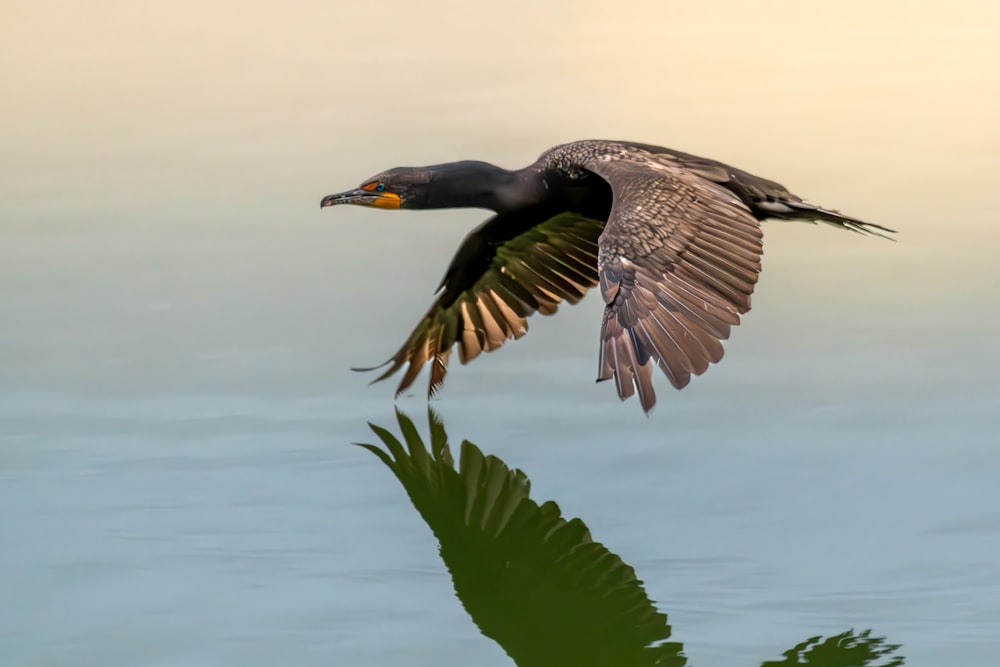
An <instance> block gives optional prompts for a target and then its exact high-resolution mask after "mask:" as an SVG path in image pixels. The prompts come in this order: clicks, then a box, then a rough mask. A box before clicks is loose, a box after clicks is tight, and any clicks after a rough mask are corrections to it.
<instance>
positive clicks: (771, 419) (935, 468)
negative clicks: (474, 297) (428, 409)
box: [0, 0, 1000, 666]
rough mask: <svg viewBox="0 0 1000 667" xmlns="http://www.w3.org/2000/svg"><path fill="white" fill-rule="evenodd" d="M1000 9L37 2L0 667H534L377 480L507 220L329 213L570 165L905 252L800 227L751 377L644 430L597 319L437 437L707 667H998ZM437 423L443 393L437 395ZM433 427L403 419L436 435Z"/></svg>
mask: <svg viewBox="0 0 1000 667" xmlns="http://www.w3.org/2000/svg"><path fill="white" fill-rule="evenodd" d="M998 24H1000V8H998V6H997V5H996V3H992V2H985V1H982V2H979V1H973V0H968V1H965V2H947V3H946V2H939V1H936V0H935V1H931V2H924V3H919V4H913V3H904V2H898V1H896V0H886V1H885V2H877V3H871V2H860V1H854V0H848V1H844V2H839V3H818V2H811V1H807V2H802V1H798V2H792V1H790V0H788V1H784V0H781V1H777V0H768V1H763V2H758V3H752V4H747V3H741V2H736V1H731V0H727V1H724V2H716V3H709V4H697V3H679V2H672V1H668V2H648V1H647V2H636V1H624V2H615V3H599V2H587V1H579V0H578V1H575V2H563V1H556V2H549V3H537V2H522V1H520V0H514V1H510V2H504V3H494V4H492V5H488V4H485V5H480V4H475V3H464V2H463V3H459V2H451V1H449V0H430V1H428V2H420V3H414V2H401V1H397V0H387V1H384V2H380V3H374V4H373V3H369V4H359V3H347V2H342V1H341V0H335V1H334V2H319V1H315V0H313V1H308V0H287V1H285V2H282V3H263V2H257V3H249V2H235V1H233V2H222V1H217V2H203V3H194V2H187V1H179V2H172V3H166V2H136V1H132V2H126V1H123V0H122V1H117V0H116V1H104V2H102V1H91V2H80V1H74V0H63V1H61V2H50V1H47V0H39V1H34V2H22V1H18V0H7V1H6V2H4V3H3V6H2V8H0V96H2V100H3V102H2V107H3V110H2V112H0V143H2V146H3V149H2V151H0V505H2V506H3V507H4V508H5V509H4V511H3V519H2V521H0V545H3V546H2V548H0V644H2V645H3V646H4V648H3V653H4V655H5V660H4V663H5V664H9V665H29V664H30V665H61V664H109V665H112V664H122V665H124V664H128V665H175V664H176V665H216V664H247V665H251V664H261V665H264V664H273V662H274V661H275V659H276V658H278V657H280V658H281V659H283V660H287V661H288V662H289V663H291V664H302V665H312V664H317V665H318V664H331V663H333V664H347V663H348V662H353V663H354V664H366V665H367V664H371V665H376V664H386V663H388V662H390V661H391V660H398V659H401V658H405V659H406V660H407V661H408V662H412V663H413V664H432V663H435V664H436V663H438V662H448V663H451V662H459V661H466V662H471V661H473V660H475V661H476V662H477V663H478V664H483V665H494V664H495V665H502V664H507V663H506V658H505V657H504V656H503V655H502V654H500V653H499V651H498V650H497V649H496V647H494V646H493V645H492V644H491V643H490V642H488V641H487V640H485V639H484V638H482V637H479V636H477V635H476V633H475V630H474V628H473V627H472V626H471V624H469V622H468V620H467V619H466V618H465V616H464V613H463V612H462V610H461V608H460V607H459V605H458V604H457V602H456V601H455V600H454V599H453V598H452V596H451V592H450V584H449V581H448V578H447V575H446V573H445V572H444V570H443V568H442V567H441V566H440V563H439V562H438V560H437V556H436V554H435V553H434V551H435V549H434V542H433V540H432V539H431V538H430V536H429V535H428V534H427V531H426V528H425V527H424V526H423V525H422V524H420V523H419V521H418V520H417V517H416V515H415V513H414V512H413V511H412V508H410V507H409V506H408V505H407V504H406V503H405V502H404V499H403V497H402V495H401V493H400V491H399V489H398V488H397V487H395V486H394V482H393V480H391V479H390V476H389V475H387V474H386V472H385V471H384V470H381V469H379V466H377V465H376V462H375V461H373V460H371V458H370V457H369V456H368V455H366V454H364V452H361V451H360V450H357V449H355V448H351V447H348V446H347V444H348V443H350V442H352V441H357V440H359V439H364V438H366V437H367V436H366V435H365V434H366V432H367V430H366V427H365V421H366V420H373V421H376V422H388V421H389V420H391V418H392V392H393V389H394V385H389V384H381V385H375V386H373V387H366V386H365V385H366V382H367V380H368V378H366V377H365V376H361V375H357V374H354V373H351V372H350V371H349V370H348V368H349V367H350V366H357V365H362V366H363V365H370V364H372V363H377V362H379V361H381V360H383V359H384V358H386V357H388V356H389V354H390V353H392V352H393V351H395V349H396V348H397V347H398V345H399V344H400V343H401V342H402V340H403V338H404V337H405V335H406V334H407V333H408V332H409V330H410V328H411V327H412V326H413V325H414V324H415V323H416V321H417V318H418V317H419V316H420V315H421V314H422V313H423V311H424V309H425V308H426V307H427V305H428V304H429V303H430V300H431V298H432V290H433V288H434V287H435V286H436V285H437V283H438V281H439V280H440V277H441V275H442V273H443V271H444V268H445V266H446V264H447V262H448V260H449V259H450V257H451V254H452V253H453V251H454V249H455V247H456V245H457V244H458V242H459V241H460V240H461V238H462V237H463V236H464V235H465V233H466V232H467V231H468V229H469V228H470V227H472V226H473V225H475V224H478V223H479V222H480V221H481V220H482V219H484V218H485V213H484V212H482V211H443V212H433V211H424V212H396V213H386V212H382V211H373V210H361V209H350V210H341V209H336V210H324V211H322V212H321V211H320V210H319V206H318V204H319V200H320V198H321V197H322V196H323V195H325V194H329V193H331V192H335V191H340V190H343V189H346V188H348V187H353V186H355V185H357V184H359V183H361V182H362V181H363V180H364V179H365V178H366V177H368V176H370V175H371V174H374V173H376V172H378V171H381V170H383V169H386V168H389V167H393V166H399V165H421V164H433V163H439V162H446V161H452V160H459V159H482V160H488V161H491V162H495V163H497V164H500V165H502V166H505V167H509V168H517V167H521V166H523V165H526V164H528V163H530V162H531V161H533V160H534V159H535V158H536V157H537V155H538V154H539V153H541V152H542V151H543V150H545V149H546V148H548V147H550V146H553V145H555V144H558V143H562V142H566V141H572V140H576V139H584V138H608V139H630V140H636V141H642V142H647V143H654V144H660V145H665V146H669V147H672V148H675V149H679V150H683V151H687V152H692V153H696V154H700V155H705V156H709V157H713V158H716V159H719V160H723V161H725V162H729V163H731V164H733V165H735V166H738V167H740V168H743V169H746V170H748V171H751V172H753V173H756V174H759V175H761V176H765V177H767V178H771V179H774V180H777V181H779V182H781V183H783V184H784V185H786V186H787V187H788V188H789V189H791V190H792V191H793V192H795V193H796V194H799V195H801V196H803V197H805V198H807V199H809V200H810V201H813V202H816V203H822V204H823V205H825V206H827V207H831V208H836V209H839V210H841V211H843V212H845V213H848V214H850V215H854V216H857V217H860V218H862V219H865V220H870V221H872V222H877V223H879V224H882V225H885V226H888V227H892V228H894V229H897V230H899V232H900V234H899V239H898V243H891V242H887V241H883V240H879V239H874V238H863V237H861V236H858V235H855V234H847V233H843V232H838V231H837V230H834V229H830V228H827V227H817V226H812V225H805V224H792V223H783V222H770V223H766V224H765V257H764V272H763V275H762V277H761V281H760V283H759V285H758V288H757V291H756V293H755V296H754V310H753V311H752V312H751V313H750V314H749V315H748V316H747V317H746V318H745V319H744V323H743V324H742V325H741V326H740V327H739V328H738V329H737V330H735V332H734V334H733V337H732V340H731V341H730V342H729V343H728V344H727V354H726V358H725V360H724V361H723V362H722V363H721V364H719V365H718V366H716V367H714V368H712V369H711V370H710V371H709V372H708V373H707V374H706V375H705V376H703V377H701V378H698V379H696V380H695V381H694V382H693V383H692V385H691V386H690V387H688V388H687V389H685V390H684V391H683V392H674V391H673V390H672V389H670V388H669V387H668V385H667V383H666V382H663V381H661V382H659V384H658V386H659V388H660V392H659V393H660V402H659V404H658V406H657V408H656V411H655V412H654V413H653V415H652V416H651V417H650V418H649V419H646V418H645V417H643V416H642V413H641V411H640V409H639V406H638V404H637V402H636V401H631V402H628V403H624V404H621V403H619V402H618V401H617V400H616V398H615V392H614V388H613V387H612V386H610V385H609V384H607V383H604V384H601V385H595V384H594V382H593V379H594V377H595V375H596V371H597V368H596V363H597V362H596V359H597V345H596V344H597V337H598V323H599V318H600V311H601V307H602V304H601V302H600V298H599V297H595V296H593V295H590V297H588V298H587V299H586V300H585V301H584V302H583V303H582V304H580V305H579V306H576V307H571V308H563V309H561V311H560V314H559V315H558V316H557V317H554V318H534V319H533V320H532V321H531V322H530V326H531V335H530V336H528V337H526V338H524V339H522V340H520V341H517V342H516V343H513V344H510V345H508V346H506V347H505V348H504V349H503V350H502V351H500V352H498V353H497V354H493V355H486V356H484V357H481V358H479V359H477V360H476V362H475V363H474V364H472V365H470V366H469V367H458V366H457V365H456V367H455V368H454V369H453V370H452V372H451V373H450V375H449V380H448V383H447V384H446V386H445V389H444V392H443V394H442V397H441V399H440V400H436V401H434V402H433V405H434V406H435V408H436V409H439V410H440V411H441V412H442V414H443V415H444V417H445V419H446V421H447V423H448V427H449V431H450V432H451V433H452V435H453V437H455V438H456V439H461V438H468V439H470V440H473V441H475V442H476V443H477V444H478V445H479V446H480V447H482V448H483V449H484V450H485V451H487V452H490V451H495V452H497V453H501V454H503V455H504V456H505V459H506V460H507V462H508V463H509V464H510V465H511V466H517V467H523V468H524V469H525V470H526V471H527V472H528V474H529V475H531V477H532V479H533V480H534V481H535V494H536V496H538V497H539V499H540V500H544V499H547V498H554V499H556V500H558V501H559V502H560V504H561V505H562V507H563V509H564V512H565V513H566V514H567V515H569V516H574V515H580V516H582V517H584V518H585V519H586V520H587V523H588V525H589V526H590V527H591V529H592V530H593V531H594V534H595V538H596V539H599V540H602V541H605V542H606V543H607V544H608V546H609V548H611V549H613V550H615V551H617V552H618V553H620V554H621V555H622V556H623V558H625V560H626V561H628V562H630V563H632V564H633V565H635V566H636V568H637V570H638V572H639V574H640V577H641V578H643V579H644V580H645V581H646V584H647V589H648V590H649V592H650V596H651V597H652V598H653V599H654V600H657V601H658V602H659V603H660V604H661V607H662V608H663V609H664V610H665V611H668V612H669V613H670V614H671V623H672V625H673V627H674V632H675V636H676V639H677V640H679V641H683V642H684V643H685V646H686V649H687V651H688V655H689V656H691V657H692V659H693V660H694V661H695V662H697V663H698V664H700V665H709V666H710V665H728V664H734V663H735V662H736V661H737V660H739V661H740V662H742V663H744V664H747V663H748V664H757V663H755V662H754V660H757V662H759V661H760V660H763V659H765V658H767V657H770V656H773V655H776V652H778V651H780V650H781V649H783V648H784V647H787V646H790V645H791V644H792V643H794V642H795V641H800V640H801V639H803V638H805V637H807V636H810V635H812V634H821V633H833V632H839V631H842V630H844V629H847V628H848V627H859V628H860V627H872V628H873V629H875V630H876V631H877V632H879V633H882V634H885V635H887V636H888V637H889V639H890V640H892V641H896V642H899V643H902V644H903V645H904V650H903V652H904V653H905V654H906V655H907V656H910V657H911V658H912V662H913V664H964V665H992V664H993V662H992V661H993V660H994V658H993V656H995V655H996V651H997V650H998V649H1000V639H998V638H1000V621H998V620H997V619H1000V571H998V570H997V567H996V563H997V562H1000V509H998V508H1000V503H998V502H997V495H998V494H997V491H996V490H995V483H996V478H997V472H998V469H1000V451H998V447H997V439H998V438H997V435H996V433H997V427H998V426H1000V385H998V380H997V377H998V375H997V374H998V371H1000V352H998V351H997V349H996V347H995V346H994V345H993V338H995V333H996V330H997V325H998V323H1000V317H998V315H997V312H996V306H997V304H998V299H997V297H996V292H995V290H996V287H995V283H996V280H995V278H994V277H993V274H994V273H995V268H994V265H995V263H996V248H997V247H998V245H1000V227H998V225H997V224H996V211H997V210H998V207H1000V189H998V188H997V187H996V184H995V181H996V178H997V176H998V174H1000V130H998V129H997V123H996V119H997V118H1000V48H998V46H997V41H996V26H997V25H998ZM416 386H417V387H418V388H419V387H422V386H423V385H422V383H420V382H418V384H417V385H416ZM421 391H422V389H421V390H418V391H417V392H416V393H415V396H414V397H413V398H406V399H403V400H402V401H401V402H400V405H401V406H402V407H404V408H405V409H407V410H409V411H411V413H415V416H419V413H420V412H421V411H423V410H424V405H425V401H424V399H423V397H422V396H421Z"/></svg>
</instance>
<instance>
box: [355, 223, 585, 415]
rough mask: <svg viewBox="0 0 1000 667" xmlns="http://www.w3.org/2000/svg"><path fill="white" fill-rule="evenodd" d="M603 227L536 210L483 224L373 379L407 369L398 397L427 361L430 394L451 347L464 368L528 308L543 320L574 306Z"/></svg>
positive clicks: (519, 329) (507, 335) (515, 326)
mask: <svg viewBox="0 0 1000 667" xmlns="http://www.w3.org/2000/svg"><path fill="white" fill-rule="evenodd" d="M603 227H604V222H603V221H600V220H593V219H590V218H587V217H584V216H582V215H579V214H576V213H570V212H558V211H549V210H546V209H544V208H542V207H539V208H534V209H529V210H526V211H520V212H518V213H517V214H516V215H515V214H500V215H496V216H494V217H492V218H490V219H489V220H487V221H486V222H485V223H483V224H482V225H480V226H479V227H477V228H476V229H474V230H473V231H472V232H470V233H469V235H468V236H467V237H466V238H465V240H464V241H463V242H462V245H461V246H459V249H458V251H457V252H456V254H455V257H454V259H453V260H452V262H451V265H450V266H449V267H448V271H447V272H446V274H445V277H444V280H443V281H442V283H441V287H440V294H439V296H438V297H437V299H436V300H435V301H434V304H433V305H432V306H431V307H430V309H429V310H428V311H427V313H426V314H425V315H424V317H423V318H422V319H421V320H420V322H419V323H418V324H417V326H416V328H415V329H414V330H413V332H412V333H411V334H410V336H409V338H407V339H406V342H405V343H403V345H402V347H400V348H399V351H398V352H396V354H394V355H393V356H392V357H391V358H390V359H389V360H388V361H387V362H385V363H386V364H390V365H389V368H388V370H386V371H385V372H384V373H382V375H380V376H379V377H377V378H376V379H375V380H374V382H378V381H379V380H384V379H385V378H387V377H389V376H390V375H392V374H393V373H395V372H396V371H398V370H399V369H400V368H402V367H403V366H404V365H408V367H407V369H406V372H405V373H404V375H403V378H402V380H401V381H400V383H399V388H398V389H397V390H396V395H397V396H398V395H399V394H401V393H402V392H404V391H405V390H406V389H407V388H408V387H409V386H410V385H411V384H413V381H414V380H415V379H416V378H417V375H419V373H420V370H421V368H423V366H424V364H426V363H428V362H430V363H431V376H430V383H429V387H428V395H433V394H434V393H435V392H436V391H437V390H438V388H439V387H440V386H441V383H442V382H443V381H444V376H445V373H446V372H447V369H448V358H449V356H450V355H451V350H452V347H453V346H454V345H455V344H456V343H457V344H458V353H459V360H460V361H461V362H462V363H463V364H465V363H467V362H469V361H471V360H472V359H475V358H476V357H477V356H479V355H480V354H481V353H482V352H492V351H493V350H496V349H498V348H499V347H501V346H502V345H503V344H504V343H506V342H507V341H508V340H510V339H512V338H520V337H521V336H523V335H524V334H525V333H526V332H527V330H528V322H527V318H528V316H530V315H531V314H533V313H535V312H536V311H537V312H541V313H542V314H544V315H551V314H552V313H554V312H556V308H557V306H558V304H559V303H560V302H561V301H568V302H569V303H576V302H577V301H579V300H580V299H581V298H582V297H583V295H584V294H585V293H586V292H587V290H588V289H590V288H591V287H593V286H594V285H596V284H597V239H598V236H599V235H600V233H601V230H602V229H603ZM383 365H384V364H383ZM376 368H377V367H376ZM355 370H374V369H372V368H363V369H355Z"/></svg>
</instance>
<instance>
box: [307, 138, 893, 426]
mask: <svg viewBox="0 0 1000 667" xmlns="http://www.w3.org/2000/svg"><path fill="white" fill-rule="evenodd" d="M338 204H354V205H360V206H374V207H376V208H383V209H398V208H412V209H440V208H465V207H468V208H485V209H489V210H491V211H493V212H494V215H493V216H492V217H491V218H489V219H488V220H486V222H484V223H482V224H481V225H479V226H478V227H476V228H475V229H473V230H472V231H471V232H470V233H469V234H468V236H466V238H465V240H464V241H463V242H462V244H461V245H460V246H459V248H458V251H457V252H456V253H455V256H454V258H453V259H452V260H451V264H450V265H449V266H448V269H447V271H446V272H445V275H444V278H443V279H442V281H441V284H440V285H439V286H438V296H437V299H435V301H434V303H433V305H432V306H431V307H430V309H429V310H428V311H427V313H426V314H425V315H424V317H423V319H421V321H420V323H419V324H418V325H417V326H416V328H415V329H414V330H413V333H411V334H410V337H409V338H408V339H407V340H406V342H405V343H403V346H402V347H401V348H400V349H399V351H398V352H396V354H394V355H393V356H392V357H391V358H390V359H389V360H388V361H386V362H385V363H386V364H391V366H390V367H389V369H388V370H387V371H385V372H384V373H383V374H382V375H380V376H379V377H378V378H376V380H375V382H377V381H379V380H383V379H385V378H387V377H389V376H390V375H392V374H393V373H395V372H396V371H398V370H399V369H401V368H402V367H403V366H404V365H407V364H408V368H407V369H406V372H405V373H404V374H403V378H402V380H401V381H400V383H399V388H398V389H397V392H396V395H397V396H398V395H399V394H400V393H402V392H403V391H405V390H406V389H407V387H409V386H410V385H411V384H412V383H413V381H414V380H415V379H416V377H417V375H418V374H419V373H420V369H421V368H422V367H423V366H424V364H425V363H427V362H430V364H431V374H430V383H429V387H428V396H432V395H433V394H435V393H436V392H437V390H438V389H439V388H440V386H441V383H442V382H443V380H444V376H445V373H446V372H447V367H448V358H449V355H450V354H451V349H452V347H453V346H454V345H455V344H456V343H457V344H458V352H459V359H460V361H461V362H462V363H463V364H464V363H467V362H468V361H470V360H472V359H474V358H475V357H477V356H478V355H479V354H480V353H481V352H484V351H485V352H492V351H493V350H496V349H497V348H499V347H500V346H502V345H503V344H504V343H505V342H507V341H508V340H510V339H512V338H519V337H521V336H522V335H524V333H525V332H526V331H527V329H528V323H527V319H526V318H527V317H528V316H529V315H531V314H533V313H535V312H536V311H537V312H540V313H542V314H544V315H551V314H552V313H554V312H555V311H556V307H557V305H558V304H559V303H560V302H561V301H567V302H569V303H576V302H577V301H579V300H580V299H581V298H582V297H583V295H584V294H585V293H586V291H587V290H588V289H589V288H591V287H593V286H595V285H600V289H601V296H602V297H603V298H604V302H605V304H606V305H605V308H604V317H603V322H602V324H601V342H600V349H599V359H598V374H597V379H598V381H601V380H609V379H611V378H614V380H615V385H616V387H617V389H618V395H619V397H620V398H621V399H622V400H624V399H626V398H628V397H629V396H631V395H633V394H634V393H635V392H636V391H637V390H638V393H639V399H640V401H641V403H642V408H643V410H645V411H646V412H649V410H650V409H651V408H652V407H653V405H654V404H655V402H656V395H655V393H654V391H653V382H652V374H653V363H655V364H656V365H657V366H659V367H660V369H661V370H662V371H663V372H664V374H665V375H666V376H667V378H668V379H669V380H670V383H671V384H672V385H673V386H674V387H676V388H678V389H680V388H682V387H684V386H685V385H687V384H688V382H689V381H690V380H691V376H692V375H700V374H701V373H704V372H705V370H706V369H707V368H708V365H709V364H710V363H714V362H717V361H719V360H720V359H721V358H722V354H723V350H722V343H721V342H720V341H722V340H725V339H726V338H728V337H729V330H730V327H732V326H735V325H737V324H739V321H740V318H739V316H740V315H741V314H743V313H745V312H747V311H748V310H749V309H750V294H751V293H752V292H753V288H754V284H755V283H756V282H757V276H758V274H759V273H760V269H761V264H760V257H761V253H762V247H761V228H760V221H761V220H764V219H765V218H782V219H787V220H803V221H809V222H825V223H829V224H832V225H835V226H838V227H841V228H844V229H849V230H853V231H856V232H863V233H871V234H877V235H884V234H885V233H893V232H894V230H891V229H888V228H887V227H882V226H880V225H876V224H872V223H868V222H863V221H861V220H858V219H856V218H851V217H848V216H846V215H842V214H840V213H838V212H836V211H833V210H830V209H825V208H822V207H820V206H814V205H812V204H808V203H806V202H805V201H803V200H802V199H801V198H799V197H797V196H796V195H794V194H792V193H791V192H789V191H788V190H787V189H785V188H784V187H783V186H782V185H780V184H778V183H775V182H774V181H769V180H767V179H764V178H761V177H759V176H754V175H752V174H749V173H747V172H745V171H743V170H741V169H736V168H734V167H730V166H728V165H726V164H723V163H721V162H717V161H715V160H710V159H708V158H703V157H698V156H695V155H689V154H687V153H681V152H679V151H674V150H671V149H668V148H662V147H659V146H651V145H649V144H640V143H633V142H628V141H597V140H590V141H577V142H574V143H569V144H564V145H561V146H556V147H555V148H552V149H550V150H548V151H545V152H544V153H543V154H542V155H541V157H539V158H538V160H536V161H535V162H534V163H533V164H531V165H529V166H527V167H525V168H524V169H519V170H516V171H508V170H506V169H502V168H500V167H497V166H495V165H492V164H488V163H486V162H477V161H463V162H452V163H448V164H440V165H434V166H428V167H398V168H395V169H390V170H388V171H384V172H382V173H380V174H377V175H375V176H372V177H371V178H369V179H367V180H366V181H364V183H363V184H362V185H361V187H359V188H357V189H355V190H349V191H347V192H342V193H339V194H334V195H329V196H327V197H324V198H323V200H322V202H321V203H320V206H321V207H325V206H334V205H338ZM382 365H385V364H382ZM375 368H378V367H375ZM356 370H374V368H367V369H356Z"/></svg>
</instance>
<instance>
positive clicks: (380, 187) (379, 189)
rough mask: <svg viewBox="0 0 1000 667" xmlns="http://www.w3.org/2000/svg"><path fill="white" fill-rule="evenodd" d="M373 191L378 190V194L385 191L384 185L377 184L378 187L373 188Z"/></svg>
mask: <svg viewBox="0 0 1000 667" xmlns="http://www.w3.org/2000/svg"><path fill="white" fill-rule="evenodd" d="M375 189H376V190H378V191H379V192H382V191H383V190H385V183H379V184H378V185H376V186H375Z"/></svg>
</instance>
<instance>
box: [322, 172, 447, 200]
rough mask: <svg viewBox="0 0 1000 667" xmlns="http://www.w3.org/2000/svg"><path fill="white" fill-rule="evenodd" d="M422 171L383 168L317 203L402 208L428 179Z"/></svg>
mask: <svg viewBox="0 0 1000 667" xmlns="http://www.w3.org/2000/svg"><path fill="white" fill-rule="evenodd" d="M421 171H422V170H421V169H417V168H413V167H397V168H396V169H390V170H388V171H383V172H382V173H381V174H376V175H375V176H372V177H371V178H368V179H365V181H364V183H362V184H361V186H360V187H358V188H356V189H354V190H347V191H346V192H339V193H337V194H333V195H327V196H326V197H323V200H322V201H321V202H320V204H319V205H320V207H321V208H322V207H326V206H337V205H339V204H353V205H355V206H374V207H375V208H388V209H395V208H405V207H406V206H407V204H408V203H411V202H412V201H413V199H414V195H415V194H419V190H420V188H421V187H422V186H426V184H427V182H428V180H429V179H428V178H427V176H426V175H425V174H422V173H421Z"/></svg>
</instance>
